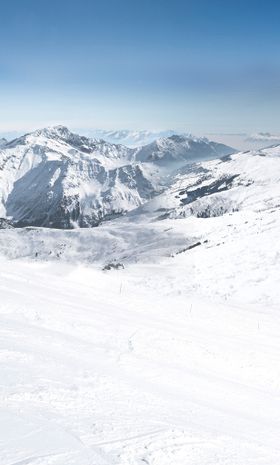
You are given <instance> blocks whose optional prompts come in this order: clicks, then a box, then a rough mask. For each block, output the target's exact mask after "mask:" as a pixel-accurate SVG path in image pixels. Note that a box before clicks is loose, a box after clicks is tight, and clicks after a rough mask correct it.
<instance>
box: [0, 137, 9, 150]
mask: <svg viewBox="0 0 280 465" xmlns="http://www.w3.org/2000/svg"><path fill="white" fill-rule="evenodd" d="M7 142H8V141H7V140H6V139H5V138H4V137H1V138H0V148H1V147H3V146H4V145H6V144H7Z"/></svg>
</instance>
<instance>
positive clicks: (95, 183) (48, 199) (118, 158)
mask: <svg viewBox="0 0 280 465" xmlns="http://www.w3.org/2000/svg"><path fill="white" fill-rule="evenodd" d="M132 154H133V151H132V150H131V149H129V148H127V147H124V146H122V145H115V144H109V143H107V142H105V141H103V140H97V139H88V138H86V137H81V136H78V135H76V134H73V133H71V132H70V131H69V130H68V129H67V128H65V127H62V126H58V127H54V128H47V129H43V130H38V131H35V132H34V133H31V134H27V135H25V136H23V137H21V138H19V139H16V140H14V141H12V142H10V143H8V144H7V145H6V146H5V147H4V148H3V150H2V151H1V152H0V168H1V171H0V193H1V194H0V195H1V212H0V214H1V216H2V217H6V216H7V217H9V218H11V219H12V220H13V222H14V223H16V224H17V225H37V226H51V227H59V228H61V227H62V228H69V227H74V226H75V225H77V226H94V225H97V224H99V222H100V221H101V220H102V219H104V218H108V217H111V216H115V215H118V214H121V213H123V212H126V211H128V210H130V209H131V208H134V207H136V206H138V205H140V204H141V203H142V202H143V201H144V200H147V199H149V198H150V197H151V196H152V195H153V194H154V192H155V191H156V185H154V181H153V179H154V178H153V175H152V174H151V170H150V171H148V169H145V168H144V167H142V166H140V165H139V164H137V163H133V164H132V163H131V162H130V159H131V156H132Z"/></svg>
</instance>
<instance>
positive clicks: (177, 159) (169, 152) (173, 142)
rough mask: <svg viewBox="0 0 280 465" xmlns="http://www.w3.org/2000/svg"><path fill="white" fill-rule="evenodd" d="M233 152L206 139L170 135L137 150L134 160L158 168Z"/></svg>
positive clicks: (229, 148) (231, 149)
mask: <svg viewBox="0 0 280 465" xmlns="http://www.w3.org/2000/svg"><path fill="white" fill-rule="evenodd" d="M234 152H235V150H234V149H233V148H231V147H228V146H226V145H224V144H220V143H217V142H212V141H209V140H208V139H206V138H197V137H194V136H191V135H172V136H170V137H167V138H161V139H158V140H156V141H154V142H152V143H151V144H148V145H146V146H144V147H141V148H139V149H138V150H137V151H136V154H135V159H136V160H137V161H142V162H150V163H151V162H152V163H155V164H157V165H159V166H168V165H169V164H175V163H176V164H177V165H184V164H186V163H189V162H194V161H200V160H203V159H211V158H218V157H221V156H225V155H229V154H231V153H234Z"/></svg>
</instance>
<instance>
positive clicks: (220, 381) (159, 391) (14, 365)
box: [0, 251, 280, 465]
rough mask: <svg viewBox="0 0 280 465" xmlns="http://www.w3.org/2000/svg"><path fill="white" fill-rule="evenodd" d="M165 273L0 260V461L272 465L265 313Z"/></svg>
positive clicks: (274, 322)
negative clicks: (181, 286) (177, 283)
mask: <svg viewBox="0 0 280 465" xmlns="http://www.w3.org/2000/svg"><path fill="white" fill-rule="evenodd" d="M193 253H198V251H197V252H195V251H193ZM179 259H180V260H181V258H180V257H179V258H178V260H179ZM176 270H177V271H176ZM168 272H169V277H170V279H171V280H172V279H173V280H176V276H175V275H173V276H172V272H171V269H170V268H169V269H168ZM176 272H178V269H177V268H175V270H174V273H175V274H176ZM166 273H167V271H166V268H165V267H162V266H160V265H156V264H154V265H152V266H151V265H148V264H147V265H145V264H142V265H133V266H131V267H130V268H128V269H125V270H121V271H119V272H109V273H105V272H102V271H101V270H100V269H99V267H98V268H97V267H91V268H90V267H85V266H77V267H74V266H73V265H70V264H63V263H52V262H49V263H43V262H33V263H32V262H28V261H22V260H17V261H11V260H9V261H8V260H6V259H2V260H1V265H0V290H1V306H0V307H1V330H0V349H1V351H0V366H1V384H0V405H1V420H0V430H1V434H0V463H1V465H2V464H3V465H29V464H30V465H65V464H66V463H67V465H71V464H73V465H99V464H100V465H102V464H119V465H144V464H148V465H165V464H166V465H178V464H179V465H184V464H188V465H189V464H191V465H201V464H205V465H217V464H223V465H239V464H240V465H241V464H242V465H244V464H246V465H257V464H264V465H277V464H278V463H279V461H280V446H279V438H278V436H279V427H280V420H279V415H278V412H279V408H280V397H279V389H280V372H279V345H280V343H279V329H280V327H279V326H280V320H279V313H278V311H277V308H276V307H274V306H272V307H270V309H269V311H265V309H264V308H263V307H262V306H261V305H259V306H258V305H252V304H251V303H250V302H248V303H246V302H244V304H243V306H240V305H237V304H230V303H227V305H225V304H223V303H221V302H217V301H216V302H214V301H212V302H211V301H210V300H209V299H206V297H205V298H202V297H201V298H200V299H198V298H197V297H195V293H193V294H190V293H188V292H184V290H183V291H182V293H181V295H180V294H178V293H176V292H174V290H173V291H172V289H170V291H171V292H169V291H168V290H167V289H164V288H165V287H166V286H168V279H167V276H166ZM147 283H149V285H147ZM152 283H154V287H153V285H152ZM160 284H161V287H160Z"/></svg>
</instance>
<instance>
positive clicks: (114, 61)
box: [0, 0, 280, 134]
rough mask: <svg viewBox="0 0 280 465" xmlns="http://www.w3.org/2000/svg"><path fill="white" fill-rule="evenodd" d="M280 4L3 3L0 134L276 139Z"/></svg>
mask: <svg viewBox="0 0 280 465" xmlns="http://www.w3.org/2000/svg"><path fill="white" fill-rule="evenodd" d="M279 17H280V6H279V3H278V2H277V1H267V2H261V1H257V0H256V1H251V0H244V1H243V2H241V1H226V0H224V1H218V0H212V1H210V0H209V1H200V0H196V1H183V0H182V1H181V0H173V1H168V2H167V1H165V0H149V1H147V0H141V1H135V0H130V1H129V0H126V1H122V0H119V1H114V0H110V1H106V0H103V1H102V2H101V1H94V0H92V1H89V0H80V1H79V2H77V1H73V0H67V1H65V0H57V1H56V2H55V1H53V0H49V1H43V0H36V1H34V0H9V2H6V1H3V2H1V27H0V50H1V57H0V132H4V131H8V130H12V129H16V130H21V129H22V130H24V129H32V128H36V127H41V126H45V125H47V124H58V123H59V124H66V125H69V126H70V127H85V128H90V127H102V128H133V129H136V128H137V129H144V128H145V129H166V128H172V129H178V130H186V131H190V132H193V133H197V134H203V133H236V132H237V133H239V132H246V133H251V132H257V131H272V132H277V131H278V132H280V124H279V123H280V121H279V120H280V118H279V108H280V58H279V54H280V52H279V50H280V32H279Z"/></svg>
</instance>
